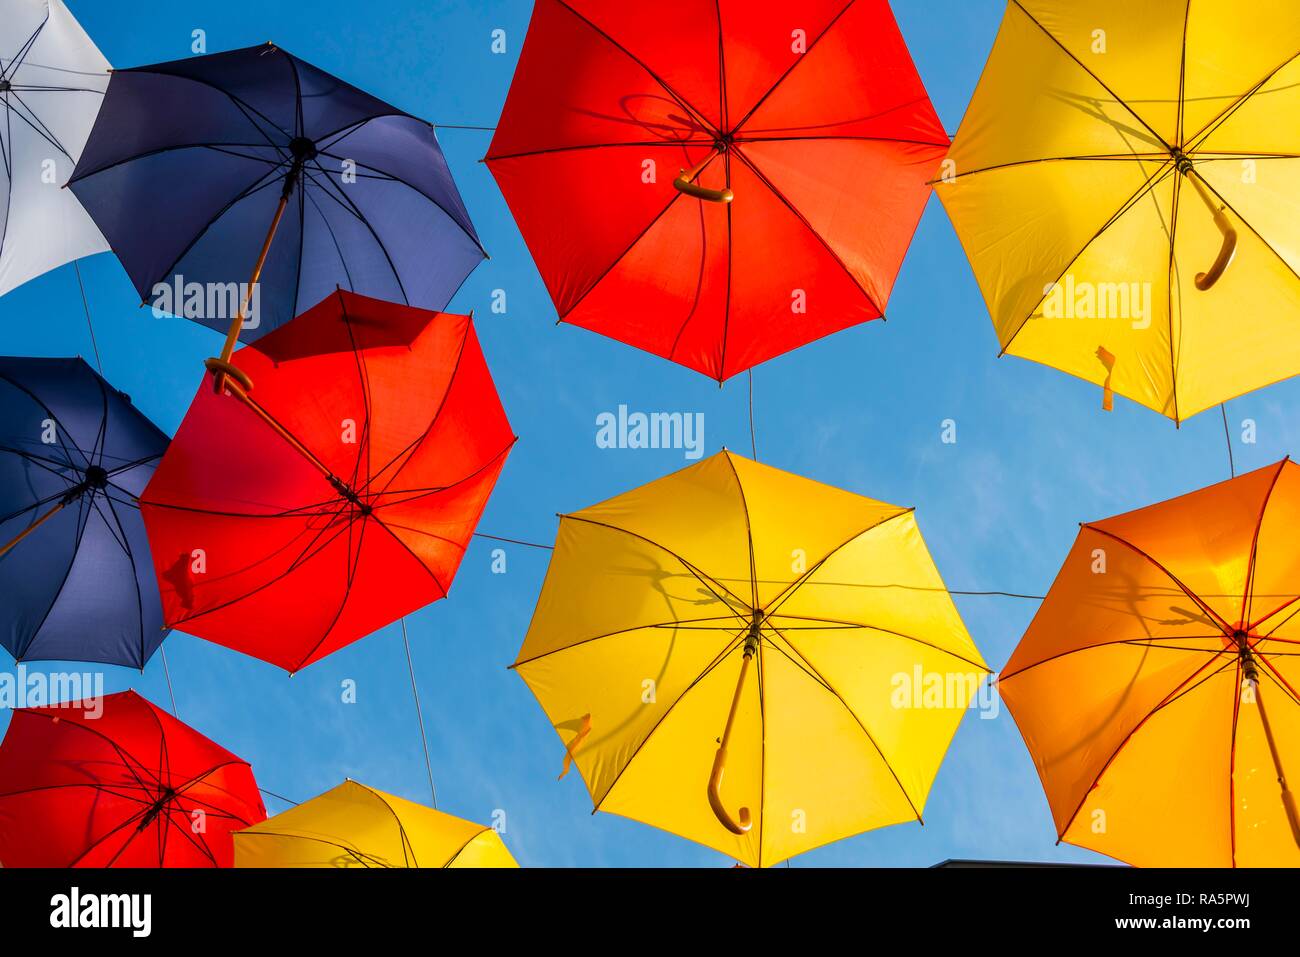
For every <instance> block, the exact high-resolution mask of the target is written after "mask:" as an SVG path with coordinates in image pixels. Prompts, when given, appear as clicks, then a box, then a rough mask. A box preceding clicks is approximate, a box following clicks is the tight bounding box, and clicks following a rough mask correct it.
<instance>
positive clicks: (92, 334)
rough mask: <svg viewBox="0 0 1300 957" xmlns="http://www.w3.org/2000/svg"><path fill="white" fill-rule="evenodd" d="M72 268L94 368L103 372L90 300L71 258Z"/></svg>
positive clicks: (75, 263) (79, 272)
mask: <svg viewBox="0 0 1300 957" xmlns="http://www.w3.org/2000/svg"><path fill="white" fill-rule="evenodd" d="M72 268H73V270H74V271H75V272H76V274H77V288H78V289H80V290H81V308H83V309H84V310H86V328H87V329H89V330H90V347H91V348H92V349H93V350H94V351H95V368H97V369H98V370H99V374H100V375H101V376H102V375H103V374H104V363H103V362H102V361H101V360H100V358H99V343H98V342H97V341H96V339H95V324H94V323H93V322H91V321H90V300H89V299H87V298H86V284H85V283H84V282H82V281H81V265H80V264H79V263H78V262H77V260H75V259H74V260H72Z"/></svg>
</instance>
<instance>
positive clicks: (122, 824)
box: [67, 805, 161, 867]
mask: <svg viewBox="0 0 1300 957" xmlns="http://www.w3.org/2000/svg"><path fill="white" fill-rule="evenodd" d="M150 806H151V805H150ZM150 806H146V807H142V808H141V809H140V810H138V811H136V812H135V813H134V814H132V815H131V816H130V817H127V818H126V819H124V820H122V821H120V822H118V823H117V824H115V825H113V827H111V828H109V830H107V831H105V832H104V833H103V834H101V835H100V836H99V837H97V838H95V840H94V841H92V842H91V843H90V844H89V845H88V846H87V847H86V848H84V849H83V850H82V852H81V853H80V854H78V855H77V856H76V857H74V858H73V859H72V860H71V862H69V863H68V864H67V866H68V867H76V866H77V865H78V864H80V863H81V862H82V861H83V860H85V859H86V857H87V855H89V854H90V853H91V852H92V851H95V850H96V849H98V848H99V846H100V845H101V844H103V843H104V842H105V841H107V840H108V839H109V838H110V837H112V836H113V835H114V834H116V833H117V832H118V831H120V830H122V829H123V828H125V827H129V826H131V825H132V824H134V823H135V822H136V820H137V819H139V818H142V817H144V816H145V815H146V814H147V813H149V807H150ZM135 837H136V835H132V836H131V837H129V838H127V839H126V841H125V842H123V844H122V846H121V847H120V848H118V849H117V852H116V853H115V854H114V855H113V857H112V858H111V859H110V861H109V863H108V865H107V866H109V867H111V866H112V865H113V862H114V861H116V860H117V859H118V858H119V857H121V856H122V853H123V851H125V850H126V848H127V846H128V845H130V843H131V842H132V841H134V840H135ZM159 863H160V864H161V861H160V862H159Z"/></svg>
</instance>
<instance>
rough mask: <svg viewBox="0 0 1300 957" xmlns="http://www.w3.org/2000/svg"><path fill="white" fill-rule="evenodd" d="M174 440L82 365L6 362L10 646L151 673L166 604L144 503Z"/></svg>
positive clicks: (4, 541) (0, 471) (4, 558)
mask: <svg viewBox="0 0 1300 957" xmlns="http://www.w3.org/2000/svg"><path fill="white" fill-rule="evenodd" d="M166 449H167V436H166V435H164V434H163V433H162V432H161V431H160V430H159V429H158V427H157V426H155V425H154V424H153V423H152V422H150V421H149V420H148V419H147V418H145V417H144V416H143V415H141V414H140V412H138V411H137V410H136V409H135V407H134V406H132V405H131V400H130V399H129V398H128V397H127V396H125V395H123V394H122V393H121V392H118V391H117V390H116V389H114V388H113V387H112V386H111V385H109V384H108V383H107V382H105V381H104V380H103V379H102V378H100V377H99V376H98V375H96V374H95V372H94V371H93V370H92V369H91V368H90V366H88V365H86V363H85V362H83V361H82V360H81V359H26V358H7V357H0V595H2V596H3V598H4V600H3V603H0V644H3V645H4V647H5V648H7V649H8V650H9V652H10V654H12V655H13V656H14V657H15V658H17V659H18V660H20V661H24V660H38V661H88V662H102V663H105V664H115V665H125V666H128V667H132V668H143V667H144V664H145V662H146V661H148V660H149V656H150V655H152V654H153V653H154V651H155V650H156V649H157V647H158V646H159V645H160V644H161V643H162V640H163V638H164V637H165V635H166V632H165V631H164V630H163V616H162V606H161V603H160V601H159V598H158V583H157V580H156V579H155V578H154V572H153V562H152V561H151V560H150V556H149V541H148V539H147V538H146V536H145V529H144V522H143V521H142V520H141V518H140V510H139V507H138V506H137V504H136V499H137V498H138V497H139V495H140V493H141V492H143V491H144V487H145V485H146V483H148V481H149V478H150V476H152V475H153V472H154V468H155V466H156V465H157V463H158V460H159V459H161V458H162V454H163V452H164V451H166Z"/></svg>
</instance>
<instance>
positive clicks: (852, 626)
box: [772, 615, 1217, 674]
mask: <svg viewBox="0 0 1300 957" xmlns="http://www.w3.org/2000/svg"><path fill="white" fill-rule="evenodd" d="M777 617H779V618H784V619H789V620H791V621H812V622H823V623H825V624H828V625H842V626H847V627H846V628H845V629H844V630H846V631H856V630H859V629H862V630H866V631H878V632H881V633H882V634H886V635H893V636H894V637H895V638H902V639H904V640H905V641H911V642H915V643H916V644H918V645H923V646H924V647H926V648H931V649H933V650H935V651H938V652H941V653H942V654H945V655H948V656H949V657H952V658H956V659H957V660H958V661H960V662H962V663H963V664H967V665H970V666H971V667H972V668H978V669H979V670H980V671H982V672H984V673H985V674H992V671H991V669H990V668H989V666H988V665H986V664H985V663H984V662H982V661H971V660H970V659H969V658H966V657H964V656H962V655H959V654H957V652H955V651H952V650H950V649H948V648H944V647H943V646H942V645H936V644H934V643H933V642H930V641H926V640H925V639H923V638H918V637H916V636H915V635H909V634H907V633H906V632H902V631H895V630H894V629H892V628H882V627H880V626H879V625H867V624H863V623H861V622H856V621H841V620H837V619H833V618H814V617H811V616H808V615H779V616H777ZM772 627H773V628H775V627H777V626H776V625H775V624H773V625H772ZM799 630H806V631H826V630H828V629H824V628H810V629H798V628H783V629H782V631H783V632H785V631H799ZM1216 637H1217V636H1216Z"/></svg>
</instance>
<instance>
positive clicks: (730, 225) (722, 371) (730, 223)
mask: <svg viewBox="0 0 1300 957" xmlns="http://www.w3.org/2000/svg"><path fill="white" fill-rule="evenodd" d="M734 152H736V151H735V150H727V152H726V153H725V154H723V157H722V173H723V175H724V176H725V177H726V185H727V188H728V189H730V188H731V154H732V153H734ZM726 212H727V291H726V299H725V300H723V308H722V354H721V356H719V358H718V383H719V385H720V384H722V382H724V381H725V380H726V378H727V345H728V343H729V341H730V339H731V286H732V282H731V281H732V279H733V278H734V276H735V272H736V243H735V211H734V210H733V209H732V204H731V203H727V209H726ZM703 216H704V211H703V209H701V210H700V217H701V221H703ZM706 254H707V252H706V250H705V249H701V250H700V275H701V277H703V275H704V268H705V262H704V258H705V256H706ZM685 331H686V325H685V323H683V324H682V332H683V333H684V332H685ZM676 348H677V347H676V343H674V345H673V349H674V351H676Z"/></svg>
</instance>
